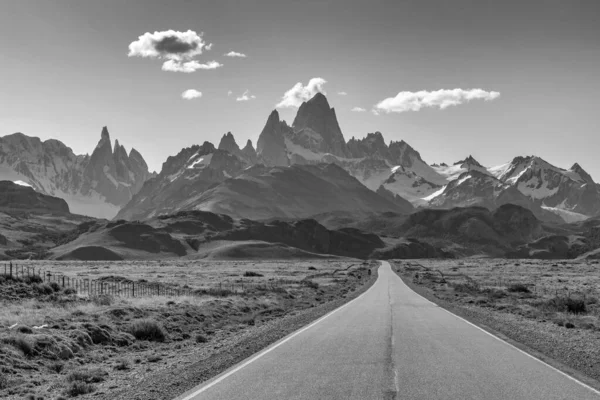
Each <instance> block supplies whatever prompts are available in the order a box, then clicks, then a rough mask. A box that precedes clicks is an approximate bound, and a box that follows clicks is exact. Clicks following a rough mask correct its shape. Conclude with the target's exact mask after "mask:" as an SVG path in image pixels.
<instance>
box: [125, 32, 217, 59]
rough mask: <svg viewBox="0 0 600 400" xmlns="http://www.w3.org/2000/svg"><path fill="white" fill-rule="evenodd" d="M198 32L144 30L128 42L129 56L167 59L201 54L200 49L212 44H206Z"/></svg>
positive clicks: (208, 47) (187, 57)
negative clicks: (151, 31)
mask: <svg viewBox="0 0 600 400" xmlns="http://www.w3.org/2000/svg"><path fill="white" fill-rule="evenodd" d="M202 35H203V33H202V32H200V34H198V33H196V32H194V31H192V30H188V31H186V32H179V31H174V30H168V31H160V32H159V31H156V32H154V33H150V32H146V33H144V34H143V35H142V36H140V37H138V40H136V41H134V42H131V43H130V44H129V54H128V56H129V57H149V58H159V59H160V58H162V59H168V60H175V61H181V60H189V59H191V58H193V57H195V56H198V55H200V54H202V50H203V49H206V50H210V48H211V47H212V44H208V45H207V44H206V42H204V40H203V39H202Z"/></svg>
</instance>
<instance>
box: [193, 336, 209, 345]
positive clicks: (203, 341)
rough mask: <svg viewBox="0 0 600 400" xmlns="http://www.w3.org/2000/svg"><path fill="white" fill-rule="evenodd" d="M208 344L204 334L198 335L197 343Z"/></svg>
mask: <svg viewBox="0 0 600 400" xmlns="http://www.w3.org/2000/svg"><path fill="white" fill-rule="evenodd" d="M206 342H208V338H207V337H206V336H204V335H202V334H198V335H196V343H206Z"/></svg>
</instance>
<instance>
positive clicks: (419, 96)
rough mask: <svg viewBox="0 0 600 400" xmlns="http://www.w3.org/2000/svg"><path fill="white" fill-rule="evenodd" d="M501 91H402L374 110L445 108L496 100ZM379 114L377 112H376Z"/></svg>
mask: <svg viewBox="0 0 600 400" xmlns="http://www.w3.org/2000/svg"><path fill="white" fill-rule="evenodd" d="M499 96H500V92H493V91H491V92H488V91H485V90H482V89H467V90H464V89H440V90H435V91H432V92H428V91H426V90H420V91H418V92H400V93H398V94H397V95H396V97H388V98H387V99H384V100H382V101H380V102H379V103H377V104H376V105H375V106H374V109H373V110H374V112H375V113H377V112H385V113H391V112H396V113H401V112H405V111H419V110H420V109H421V108H423V107H439V108H440V109H442V110H443V109H445V108H448V107H450V106H457V105H459V104H463V103H466V102H469V101H471V100H486V101H489V100H494V99H496V98H498V97H499ZM376 115H377V114H376Z"/></svg>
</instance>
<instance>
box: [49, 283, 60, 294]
mask: <svg viewBox="0 0 600 400" xmlns="http://www.w3.org/2000/svg"><path fill="white" fill-rule="evenodd" d="M49 285H50V287H51V288H52V290H54V291H55V292H60V289H61V287H60V285H59V284H58V283H57V282H50V283H49Z"/></svg>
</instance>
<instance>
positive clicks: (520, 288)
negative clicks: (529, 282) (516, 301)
mask: <svg viewBox="0 0 600 400" xmlns="http://www.w3.org/2000/svg"><path fill="white" fill-rule="evenodd" d="M506 290H508V291H509V292H511V293H529V288H528V287H527V286H526V285H524V284H522V283H513V284H512V285H510V286H509V287H508V288H507V289H506Z"/></svg>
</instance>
